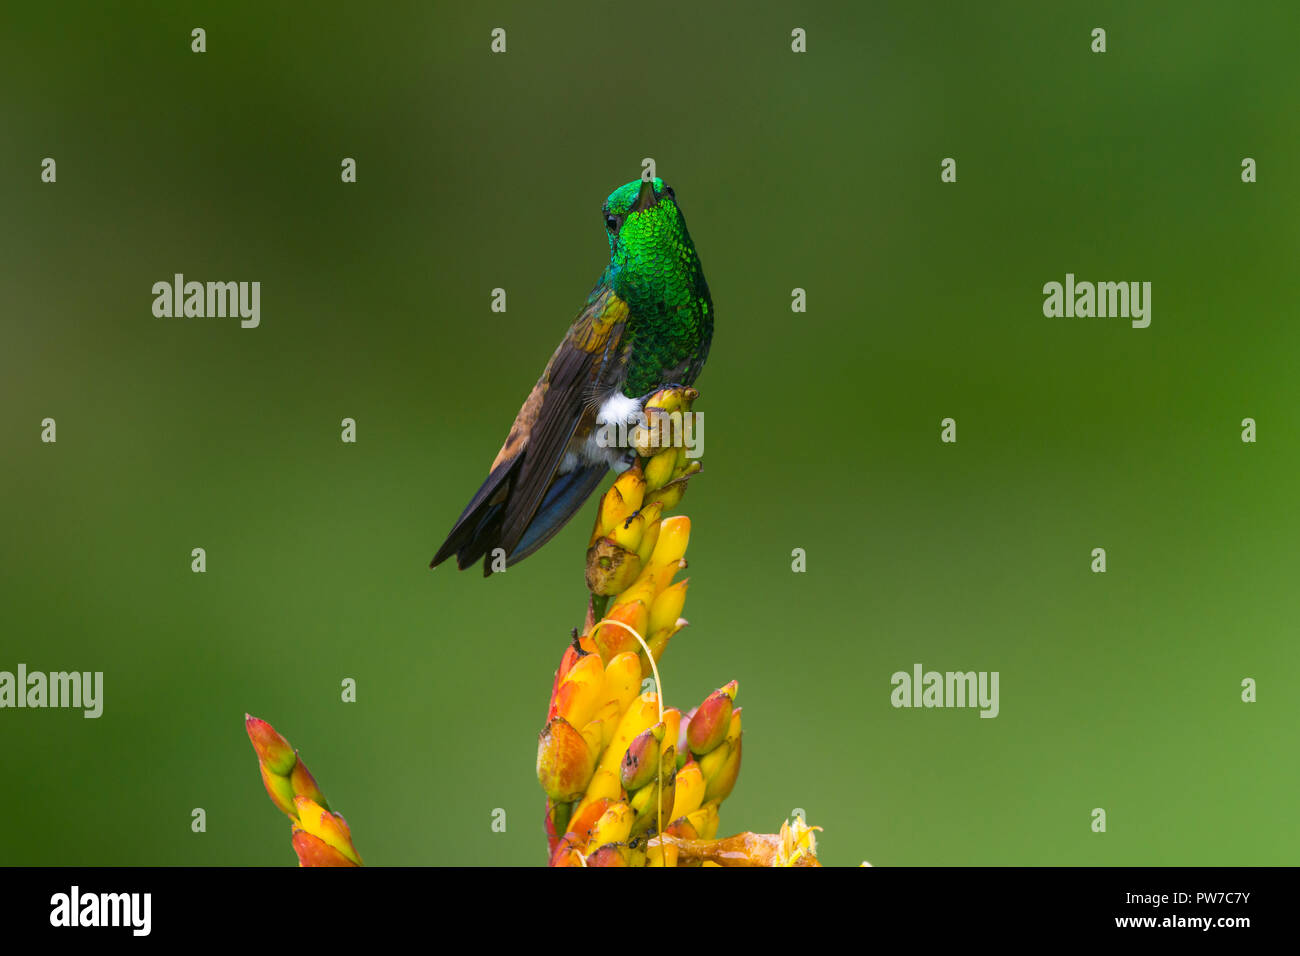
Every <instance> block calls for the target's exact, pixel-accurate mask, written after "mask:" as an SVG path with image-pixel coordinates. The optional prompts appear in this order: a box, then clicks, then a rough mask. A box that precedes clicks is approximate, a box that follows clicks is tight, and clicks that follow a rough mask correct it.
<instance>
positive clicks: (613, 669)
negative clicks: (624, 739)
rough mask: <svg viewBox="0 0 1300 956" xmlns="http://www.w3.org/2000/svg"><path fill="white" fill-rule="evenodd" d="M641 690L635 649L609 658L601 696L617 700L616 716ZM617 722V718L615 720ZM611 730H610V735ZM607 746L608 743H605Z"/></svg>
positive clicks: (638, 664)
mask: <svg viewBox="0 0 1300 956" xmlns="http://www.w3.org/2000/svg"><path fill="white" fill-rule="evenodd" d="M640 691H641V659H640V655H639V654H637V653H636V651H625V652H624V653H622V654H616V655H614V657H612V658H610V661H609V663H608V664H606V665H605V688H604V690H603V691H602V693H601V696H602V697H604V699H605V700H607V701H611V702H617V703H618V708H617V716H618V717H621V716H622V715H623V711H625V710H627V708H628V707H629V706H630V705H631V703H632V701H634V700H636V696H637V694H638V693H640ZM615 723H617V719H616V720H615ZM612 733H613V731H611V735H612ZM607 746H608V745H607Z"/></svg>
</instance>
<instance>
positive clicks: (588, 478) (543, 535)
mask: <svg viewBox="0 0 1300 956" xmlns="http://www.w3.org/2000/svg"><path fill="white" fill-rule="evenodd" d="M608 470H609V467H608V466H607V465H603V464H601V465H588V466H587V467H585V468H575V469H573V471H570V472H567V473H566V474H563V475H556V476H555V481H554V482H553V483H552V484H551V487H549V488H547V489H546V494H545V496H543V498H542V503H541V505H539V506H538V508H537V514H536V515H534V516H533V520H532V521H531V522H529V524H528V527H527V528H525V529H524V535H523V537H522V538H520V539H519V544H518V545H517V546H516V547H515V550H514V551H512V552H510V556H509V557H508V558H506V567H509V566H510V565H512V564H515V563H516V562H519V561H522V560H523V559H524V558H526V557H528V556H529V555H530V554H532V553H533V552H534V551H536V550H537V549H538V548H540V547H541V546H542V545H544V544H545V543H546V542H547V541H550V540H551V538H553V537H554V536H555V533H556V532H557V531H559V530H560V529H561V528H563V527H564V526H565V525H566V524H567V523H568V521H569V519H570V518H572V517H573V516H574V514H576V513H577V511H578V509H579V508H581V507H582V503H583V502H584V501H586V500H587V499H588V498H589V497H591V493H592V492H593V491H595V490H596V486H597V485H599V484H600V482H601V479H602V478H604V477H605V472H607V471H608ZM483 573H484V574H485V575H487V574H490V573H491V572H490V571H489V570H488V566H487V562H484V565H483Z"/></svg>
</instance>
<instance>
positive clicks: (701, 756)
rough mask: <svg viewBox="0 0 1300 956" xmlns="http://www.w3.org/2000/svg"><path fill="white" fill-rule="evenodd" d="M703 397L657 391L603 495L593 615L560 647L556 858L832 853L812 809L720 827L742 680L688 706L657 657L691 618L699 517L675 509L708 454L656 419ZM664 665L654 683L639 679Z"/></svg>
mask: <svg viewBox="0 0 1300 956" xmlns="http://www.w3.org/2000/svg"><path fill="white" fill-rule="evenodd" d="M696 397H697V393H696V391H695V390H694V389H690V388H680V387H673V388H667V389H663V390H661V391H659V392H657V393H656V394H655V395H654V396H652V397H651V398H650V399H649V400H648V401H647V402H646V408H645V413H646V415H647V416H648V418H649V420H650V424H651V426H652V427H650V428H641V429H639V430H638V432H637V434H636V436H635V438H634V446H635V449H636V453H637V460H636V462H635V464H633V466H632V467H631V468H629V469H628V470H627V471H625V472H623V473H622V474H621V475H620V476H619V477H618V479H617V480H616V481H615V482H614V485H613V487H612V488H610V490H609V491H608V492H606V494H605V496H604V497H603V498H602V499H601V502H600V510H599V512H598V514H597V517H596V526H595V529H594V531H593V532H592V536H591V542H590V545H589V547H588V550H587V587H588V589H589V590H590V591H591V598H590V600H589V603H588V610H587V619H586V622H585V625H584V629H583V633H582V635H581V636H577V635H576V634H575V637H574V641H573V643H572V644H571V645H570V646H569V647H568V648H567V649H566V650H565V652H564V656H563V658H562V659H561V661H560V667H559V670H558V671H557V672H556V675H555V682H554V684H553V685H552V689H551V703H550V708H549V709H548V711H547V718H546V727H545V729H543V731H542V732H541V734H540V736H539V738H538V747H537V776H538V779H539V780H540V782H541V785H542V789H543V790H544V791H545V792H546V796H547V803H546V832H547V838H548V843H549V849H550V863H551V865H552V866H682V865H704V866H780V865H786V866H816V865H819V864H818V862H817V856H816V841H815V838H814V835H813V830H815V829H818V828H815V827H809V826H807V825H806V824H805V823H804V822H803V821H802V820H796V821H795V823H794V824H793V825H791V824H783V825H782V828H781V832H780V833H779V834H753V833H742V834H738V835H737V836H734V837H728V838H725V839H721V840H719V839H717V832H718V825H719V807H720V806H721V804H722V801H723V800H725V799H726V798H727V795H728V794H730V793H731V790H732V788H733V787H734V786H735V784H736V778H737V777H738V776H739V774H740V759H741V715H740V712H741V708H739V707H736V706H735V699H736V692H737V684H736V682H735V681H732V682H731V683H729V684H726V685H725V686H723V687H721V688H719V689H718V690H716V691H714V692H713V693H712V694H710V695H709V696H708V697H707V698H705V700H704V701H703V702H702V703H701V704H700V705H699V706H698V707H696V708H694V709H693V710H691V711H689V712H687V713H682V712H681V711H680V710H677V709H676V708H665V707H664V706H663V701H662V696H661V695H662V689H663V688H662V685H661V684H660V682H659V679H658V661H659V659H660V658H661V657H662V655H663V653H664V650H665V649H666V648H667V646H668V642H669V640H670V639H671V638H672V637H673V635H675V634H676V633H677V632H678V631H680V630H681V629H682V628H683V627H685V626H686V623H687V622H686V620H685V619H684V618H682V617H680V614H681V611H682V607H683V604H684V603H685V600H686V589H687V586H688V579H683V580H681V581H678V582H676V583H674V580H673V579H674V577H675V576H676V574H677V572H678V571H680V570H683V569H685V567H686V559H685V554H686V545H687V542H688V540H689V538H690V519H688V518H686V517H685V516H677V517H671V518H665V517H663V516H662V515H663V512H664V511H665V510H666V509H669V508H672V507H675V506H676V505H677V504H678V503H679V502H680V501H681V498H682V495H683V494H684V492H685V489H686V482H687V480H688V479H689V478H690V477H691V476H692V475H694V474H695V473H697V472H698V471H699V470H700V463H699V461H698V460H692V459H689V458H688V457H687V455H686V449H685V448H684V447H682V446H680V445H678V446H670V447H662V443H658V442H656V441H655V439H656V438H657V437H660V436H662V435H663V434H664V432H665V431H666V429H664V428H662V427H654V425H655V422H656V421H658V422H660V423H662V422H664V421H665V420H667V419H670V418H671V416H673V415H679V416H685V415H689V414H690V412H691V405H692V403H693V401H694V400H695V398H696ZM679 434H680V432H679ZM606 608H608V609H607V610H606ZM652 676H653V677H654V684H655V686H654V689H652V690H648V691H646V692H644V693H639V690H640V687H641V683H642V681H643V680H644V679H646V678H648V677H652Z"/></svg>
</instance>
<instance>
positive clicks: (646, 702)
mask: <svg viewBox="0 0 1300 956" xmlns="http://www.w3.org/2000/svg"><path fill="white" fill-rule="evenodd" d="M658 722H659V697H658V695H657V694H656V693H655V692H654V691H652V690H651V691H646V692H645V693H644V694H642V695H641V696H640V697H638V698H637V699H636V700H634V701H632V704H631V706H629V707H628V709H627V711H626V712H625V713H624V714H623V719H622V720H621V721H619V725H618V729H617V730H615V731H614V739H613V740H611V741H610V744H609V746H608V747H606V748H605V752H604V754H602V755H601V758H600V764H599V766H600V767H601V768H602V769H604V770H608V771H610V772H611V773H614V774H617V773H618V772H619V766H620V764H621V763H622V762H623V755H624V754H625V753H627V748H628V744H630V743H632V741H633V740H634V739H635V738H636V736H637V735H638V734H639V733H641V732H642V731H643V730H647V729H649V728H650V727H652V726H653V725H655V724H656V723H658Z"/></svg>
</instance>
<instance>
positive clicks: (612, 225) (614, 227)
mask: <svg viewBox="0 0 1300 956" xmlns="http://www.w3.org/2000/svg"><path fill="white" fill-rule="evenodd" d="M605 228H606V229H608V230H609V231H610V232H618V217H617V216H606V217H605Z"/></svg>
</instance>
